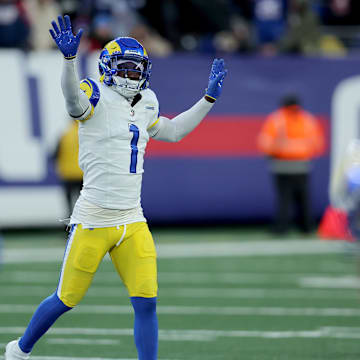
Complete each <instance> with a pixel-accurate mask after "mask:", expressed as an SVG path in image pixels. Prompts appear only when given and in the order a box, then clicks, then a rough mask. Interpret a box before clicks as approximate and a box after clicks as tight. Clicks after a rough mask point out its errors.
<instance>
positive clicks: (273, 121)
mask: <svg viewBox="0 0 360 360" xmlns="http://www.w3.org/2000/svg"><path fill="white" fill-rule="evenodd" d="M258 145H259V148H260V150H261V151H262V152H263V153H264V154H265V155H266V156H268V158H269V161H270V169H271V172H272V174H273V178H274V184H275V189H276V194H277V212H276V222H275V228H274V231H275V232H276V233H278V234H284V233H286V232H287V231H288V230H289V227H290V224H291V217H290V214H291V211H292V210H293V209H292V208H293V206H294V207H295V208H297V209H296V210H298V215H299V225H300V229H301V230H302V231H303V232H305V233H307V232H310V231H311V230H313V219H312V216H311V206H310V194H309V178H310V175H311V160H312V159H313V158H314V157H315V156H318V155H320V154H322V152H323V151H324V134H323V131H322V129H321V127H320V125H319V123H318V121H317V120H316V119H315V118H314V116H312V115H311V114H310V113H308V112H307V111H305V110H303V109H302V107H301V106H300V102H299V99H298V97H297V96H295V95H287V96H285V97H284V98H283V99H282V100H281V106H280V108H279V109H278V110H276V111H275V112H273V113H272V114H270V115H269V116H268V117H267V119H266V121H265V123H264V125H263V127H262V129H261V132H260V134H259V138H258Z"/></svg>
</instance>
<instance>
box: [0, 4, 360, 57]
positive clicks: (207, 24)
mask: <svg viewBox="0 0 360 360" xmlns="http://www.w3.org/2000/svg"><path fill="white" fill-rule="evenodd" d="M58 14H69V15H70V17H71V19H72V21H73V23H74V24H75V27H76V28H80V27H81V28H83V29H84V30H85V36H84V37H83V40H82V45H81V46H82V50H83V51H94V50H98V49H101V48H102V47H103V46H104V44H106V43H107V42H108V41H109V40H111V39H113V38H115V37H117V36H132V37H135V38H136V39H137V40H139V41H140V42H141V43H143V45H144V46H145V48H147V49H148V51H149V53H151V54H152V55H154V56H167V55H169V54H171V53H172V52H174V51H192V52H199V53H216V54H221V53H242V54H261V55H267V56H271V55H276V54H302V55H343V54H346V53H347V52H349V51H355V50H356V49H360V16H359V14H360V1H359V0H151V1H150V0H0V47H6V48H22V49H24V50H44V49H49V48H51V47H52V46H53V42H52V39H51V38H50V36H49V34H48V29H49V25H50V22H51V20H53V19H55V18H56V17H57V15H58ZM75 31H76V29H75Z"/></svg>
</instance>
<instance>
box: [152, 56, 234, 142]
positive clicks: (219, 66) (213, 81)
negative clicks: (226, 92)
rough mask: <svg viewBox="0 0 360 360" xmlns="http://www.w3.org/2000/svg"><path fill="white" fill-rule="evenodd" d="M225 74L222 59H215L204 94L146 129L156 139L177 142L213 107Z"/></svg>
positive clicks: (161, 117) (160, 118)
mask: <svg viewBox="0 0 360 360" xmlns="http://www.w3.org/2000/svg"><path fill="white" fill-rule="evenodd" d="M226 74H227V70H226V69H225V63H224V60H223V59H215V60H214V61H213V64H212V66H211V72H210V76H209V83H208V87H207V89H206V93H205V96H204V97H203V98H202V99H200V100H199V101H198V102H197V103H196V104H195V105H194V106H192V107H191V108H190V109H189V110H187V111H185V112H182V113H181V114H179V115H177V116H176V117H174V118H173V119H172V120H170V119H168V118H166V117H164V116H160V117H159V119H158V120H157V122H156V123H154V125H153V126H151V127H150V128H149V130H148V132H149V134H150V136H151V137H153V138H154V139H156V140H162V141H169V142H177V141H180V140H181V139H182V138H183V137H185V136H186V135H187V134H189V133H190V132H191V131H192V130H194V129H195V128H196V126H198V125H199V124H200V122H201V121H202V119H203V118H204V117H205V116H206V115H207V113H208V112H209V111H210V110H211V108H212V107H213V105H214V103H215V101H216V99H217V98H218V97H219V96H220V94H221V91H222V84H223V81H224V79H225V76H226Z"/></svg>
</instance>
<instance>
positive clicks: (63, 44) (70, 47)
mask: <svg viewBox="0 0 360 360" xmlns="http://www.w3.org/2000/svg"><path fill="white" fill-rule="evenodd" d="M64 19H65V24H64V20H63V18H62V16H58V21H59V26H60V30H59V28H58V26H57V24H56V22H55V21H52V22H51V24H52V26H53V28H54V30H51V29H50V30H49V31H50V35H51V36H52V38H53V39H54V41H55V43H56V45H57V46H58V48H59V49H60V51H61V52H62V53H63V54H64V56H65V59H74V58H75V57H76V53H77V50H78V48H79V45H80V39H81V35H82V33H83V30H82V29H80V30H79V32H78V33H77V35H76V36H74V34H73V32H72V28H71V22H70V17H69V16H68V15H65V16H64Z"/></svg>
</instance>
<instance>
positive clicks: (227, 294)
mask: <svg viewBox="0 0 360 360" xmlns="http://www.w3.org/2000/svg"><path fill="white" fill-rule="evenodd" d="M53 290H54V289H52V288H51V287H49V286H38V285H37V286H29V285H25V286H21V287H19V285H5V286H1V292H2V293H1V294H0V299H1V296H2V295H3V296H13V297H24V296H27V297H30V296H33V297H43V296H47V295H49V294H50V293H51V291H53ZM127 295H128V293H127V291H126V289H125V288H124V287H120V286H119V287H113V286H101V287H100V286H91V287H90V289H89V291H88V292H87V294H86V297H87V298H89V297H91V298H104V296H106V297H111V298H119V297H121V296H127ZM159 296H161V297H162V298H164V297H171V298H173V297H174V298H179V297H181V298H199V299H202V298H208V297H212V298H216V299H223V298H233V299H262V298H268V299H269V298H272V299H284V298H286V299H328V298H332V299H344V298H346V299H355V298H356V299H357V298H358V297H359V294H358V292H356V291H354V290H353V289H352V288H349V289H346V291H345V292H344V290H339V289H338V288H337V287H334V289H329V290H323V289H316V288H315V287H312V288H311V289H282V288H279V289H274V288H271V289H267V288H243V287H242V288H199V287H196V288H183V287H179V288H178V287H176V288H172V287H166V286H162V287H161V288H160V289H159Z"/></svg>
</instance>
